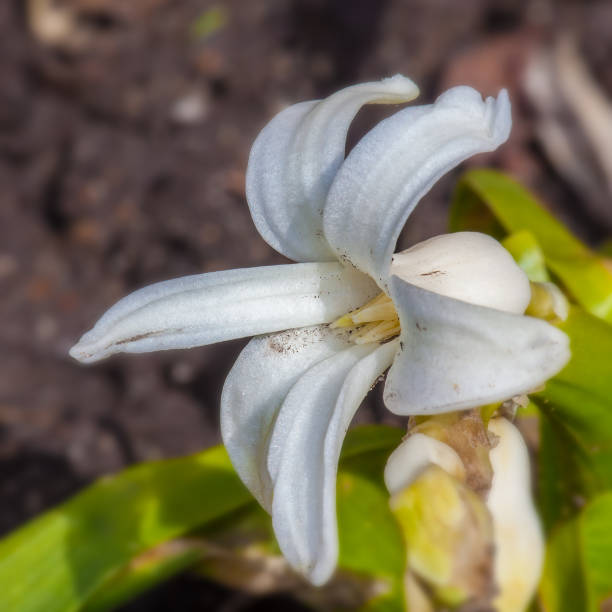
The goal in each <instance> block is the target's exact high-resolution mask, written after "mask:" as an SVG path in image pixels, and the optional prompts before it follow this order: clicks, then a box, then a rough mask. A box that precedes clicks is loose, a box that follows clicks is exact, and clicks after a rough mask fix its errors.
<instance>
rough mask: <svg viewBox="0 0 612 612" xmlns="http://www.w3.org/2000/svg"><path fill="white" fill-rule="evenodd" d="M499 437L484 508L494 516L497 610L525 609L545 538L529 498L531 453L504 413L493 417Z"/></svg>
mask: <svg viewBox="0 0 612 612" xmlns="http://www.w3.org/2000/svg"><path fill="white" fill-rule="evenodd" d="M489 430H490V431H492V432H493V433H494V434H496V435H497V436H499V441H498V443H497V446H495V447H494V448H493V449H492V450H491V452H490V454H489V457H490V460H491V466H492V468H493V482H492V484H491V490H490V491H489V496H488V498H487V507H488V508H489V511H490V512H491V515H492V517H493V533H494V542H495V581H496V583H497V586H498V588H499V594H498V596H497V597H496V598H495V601H494V602H493V603H494V606H495V609H496V610H499V612H515V611H516V610H525V609H527V606H528V604H529V600H530V599H531V598H532V596H533V594H534V592H535V590H536V588H537V586H538V582H539V580H540V574H541V571H542V563H543V560H544V538H543V535H542V528H541V526H540V521H539V519H538V515H537V512H536V509H535V506H534V503H533V500H532V498H531V470H530V467H529V452H528V450H527V446H526V444H525V442H524V441H523V438H522V437H521V434H520V433H519V431H518V429H517V428H516V427H515V426H514V425H512V423H510V422H509V421H507V420H506V419H504V418H497V419H492V420H491V422H490V423H489Z"/></svg>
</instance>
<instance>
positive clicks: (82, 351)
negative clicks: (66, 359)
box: [68, 332, 108, 363]
mask: <svg viewBox="0 0 612 612" xmlns="http://www.w3.org/2000/svg"><path fill="white" fill-rule="evenodd" d="M97 344H98V343H97V341H96V340H94V339H91V332H87V333H86V334H83V336H82V337H81V339H80V340H79V341H78V342H77V343H76V344H75V345H74V346H73V347H72V348H71V349H70V350H69V351H68V354H69V355H70V357H72V358H73V359H76V361H79V362H81V363H93V362H94V361H100V359H103V358H104V357H107V356H108V352H107V351H103V350H100V347H99V346H97Z"/></svg>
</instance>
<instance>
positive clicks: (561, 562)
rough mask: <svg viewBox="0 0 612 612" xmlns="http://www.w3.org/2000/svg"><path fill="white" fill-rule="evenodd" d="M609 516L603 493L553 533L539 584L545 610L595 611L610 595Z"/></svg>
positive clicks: (611, 506) (611, 500) (611, 501)
mask: <svg viewBox="0 0 612 612" xmlns="http://www.w3.org/2000/svg"><path fill="white" fill-rule="evenodd" d="M611 516H612V493H606V494H604V495H601V496H599V497H597V498H595V499H594V500H593V501H592V502H591V503H590V504H588V505H587V506H586V507H585V508H584V510H583V511H582V512H581V513H580V514H579V515H578V516H576V517H575V518H574V519H573V520H571V521H569V522H567V523H565V524H564V525H562V526H561V527H560V528H559V529H557V530H556V531H555V532H554V533H553V535H552V537H551V539H550V541H549V543H548V547H547V551H546V562H545V566H544V573H543V577H542V582H541V584H540V599H541V603H542V607H543V609H544V611H545V612H575V611H577V610H580V611H581V612H582V611H584V612H598V611H599V610H601V606H602V603H603V602H604V601H605V600H607V599H609V598H610V597H611V596H612V572H611V571H610V562H611V560H612V530H611V529H610V517H611Z"/></svg>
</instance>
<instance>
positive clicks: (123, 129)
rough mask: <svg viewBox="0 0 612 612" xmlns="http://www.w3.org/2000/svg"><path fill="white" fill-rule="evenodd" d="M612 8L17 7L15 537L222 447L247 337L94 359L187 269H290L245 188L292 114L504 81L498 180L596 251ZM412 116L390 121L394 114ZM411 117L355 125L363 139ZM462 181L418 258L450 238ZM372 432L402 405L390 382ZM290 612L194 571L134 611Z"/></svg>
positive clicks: (119, 1) (3, 433)
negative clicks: (371, 94) (81, 503)
mask: <svg viewBox="0 0 612 612" xmlns="http://www.w3.org/2000/svg"><path fill="white" fill-rule="evenodd" d="M611 32H612V2H610V1H608V0H599V1H597V0H592V1H589V2H581V1H578V0H576V1H574V2H569V1H566V2H552V1H550V0H538V1H533V2H526V1H518V0H508V1H503V0H498V1H496V0H462V1H461V2H456V1H453V0H411V1H404V2H403V1H401V0H379V1H360V0H352V1H351V0H293V1H289V0H286V1H283V0H267V1H257V0H253V1H248V2H245V1H240V0H227V1H218V2H214V3H213V2H207V1H204V0H183V1H181V2H173V1H171V0H132V1H131V2H127V1H125V0H64V1H60V0H28V1H26V0H2V2H0V185H1V189H0V287H1V295H2V298H1V300H0V321H1V324H0V351H1V357H0V359H1V363H2V370H1V374H0V497H1V499H2V504H1V505H0V530H1V531H2V532H3V533H4V532H6V531H8V530H10V529H12V528H14V527H16V526H17V525H20V524H22V523H23V522H24V521H26V520H27V519H28V518H30V517H32V516H34V515H35V514H37V513H39V512H41V511H42V510H44V509H45V508H48V507H49V506H51V505H53V504H56V503H58V502H60V501H62V500H63V499H65V498H66V497H67V496H69V495H70V494H72V493H74V492H75V491H77V490H78V489H79V488H81V487H83V486H84V485H86V484H87V483H88V482H90V481H91V480H92V479H94V478H96V477H98V476H100V475H103V474H108V473H112V472H115V471H117V470H120V469H121V468H123V467H125V466H127V465H129V464H132V463H134V462H138V461H145V460H149V459H157V458H161V457H172V456H176V455H182V454H188V453H193V452H195V451H198V450H200V449H202V448H204V447H206V446H210V445H212V444H215V443H217V442H219V423H218V402H219V397H220V392H221V388H222V385H223V380H224V377H225V375H226V374H227V372H228V371H229V369H230V367H231V364H232V362H233V361H234V359H235V358H236V356H237V355H238V353H239V351H240V350H241V347H242V346H243V345H244V342H242V341H240V342H229V343H225V344H221V345H216V346H212V347H204V348H200V349H195V350H191V351H185V352H167V353H162V354H152V355H142V356H132V357H129V358H113V359H111V360H109V361H107V362H102V363H100V364H97V365H94V366H91V367H81V366H79V365H78V364H76V363H74V362H73V361H71V359H70V358H69V357H68V356H67V351H68V349H69V347H70V346H71V345H72V344H73V343H74V342H75V341H76V340H77V339H78V338H79V336H80V335H81V333H83V332H84V331H86V330H87V329H89V328H90V327H91V325H92V324H93V323H94V322H95V321H96V319H97V318H98V316H99V315H100V314H102V312H103V311H104V310H105V309H106V308H107V307H108V306H110V305H111V304H113V303H114V302H115V301H116V300H117V299H118V298H120V297H122V296H123V295H125V294H126V293H128V292H130V291H132V290H133V289H136V288H138V287H141V286H143V285H146V284H149V283H152V282H155V281H159V280H163V279H167V278H173V277H176V276H181V275H185V274H194V273H198V272H206V271H212V270H223V269H227V268H234V267H246V266H258V265H267V264H274V263H282V262H283V261H284V259H283V257H282V256H280V255H278V254H276V253H275V252H274V251H273V250H272V249H271V248H270V247H268V246H267V245H266V244H265V243H264V242H263V240H262V239H261V238H260V237H259V235H258V234H257V233H256V231H255V228H254V226H253V224H252V222H251V219H250V216H249V212H248V208H247V205H246V201H245V195H244V173H245V168H246V163H247V159H248V153H249V149H250V146H251V143H252V141H253V139H254V138H255V136H256V135H257V133H258V131H259V130H260V129H261V128H262V127H263V125H264V124H265V123H266V122H267V121H268V120H269V119H270V118H271V117H272V116H273V115H274V114H275V113H276V112H278V111H279V110H280V109H281V108H283V107H284V106H286V105H288V104H290V103H293V102H297V101H301V100H307V99H313V98H319V97H322V96H325V95H327V94H330V93H332V92H333V91H335V90H337V89H338V88H340V87H342V86H344V85H347V84H351V83H354V82H360V81H365V80H368V79H379V78H381V77H383V76H390V75H392V74H395V73H397V72H401V73H403V74H406V75H409V76H410V77H412V78H413V79H414V80H415V81H416V82H417V83H418V84H419V86H420V87H421V92H422V94H421V98H420V100H421V101H422V102H421V103H424V102H431V101H433V100H434V99H435V97H436V96H437V95H438V94H439V93H441V92H442V91H444V90H445V89H447V88H448V87H449V86H452V85H455V84H469V85H473V86H475V87H476V88H478V89H479V90H480V91H481V92H483V93H484V94H489V95H490V94H496V93H497V92H498V90H499V89H500V88H501V87H507V88H508V89H509V91H510V96H511V99H512V102H513V116H514V129H513V133H512V136H511V140H510V142H509V143H508V144H506V145H505V146H503V147H502V148H501V150H500V151H499V152H497V153H495V154H493V155H490V156H488V157H485V156H480V157H478V158H476V159H475V160H473V161H470V162H469V163H470V164H472V165H482V164H489V165H494V166H497V167H501V168H503V169H505V170H506V171H508V172H510V173H511V174H513V175H514V176H515V177H517V178H518V179H519V180H521V181H522V182H524V183H525V184H526V185H528V186H529V187H531V188H532V189H534V190H535V191H536V192H537V193H538V194H539V195H540V196H541V197H542V198H544V200H545V201H546V202H547V203H548V205H549V206H550V208H551V209H552V210H554V211H555V213H556V214H557V215H558V216H559V217H560V218H562V219H563V220H564V221H565V222H566V223H568V224H569V225H570V226H571V227H572V228H573V229H574V230H575V231H576V232H577V233H578V234H579V235H580V236H581V237H582V238H584V239H585V240H587V241H588V242H589V243H590V244H592V245H593V246H598V245H600V244H601V243H603V241H604V240H605V239H607V238H608V237H609V236H610V235H611V234H612V198H611V196H612V107H611V102H610V100H611V94H612V62H611V61H610V60H611V59H612V36H611V35H610V33H611ZM391 110H392V109H391ZM389 112H391V111H390V109H382V108H378V107H376V108H369V109H365V110H364V111H362V112H361V113H360V115H359V116H358V119H357V121H356V122H355V125H354V127H353V128H352V129H351V134H350V139H349V142H354V141H355V139H356V138H357V137H358V135H359V133H361V132H363V131H364V130H365V129H366V128H367V126H369V125H371V124H372V123H373V122H374V121H376V120H378V119H379V118H381V117H382V116H384V114H385V113H386V114H388V113H389ZM457 176H458V174H457V173H456V172H455V173H453V174H451V175H449V176H448V177H446V178H445V179H444V180H442V181H441V182H440V184H439V185H438V186H436V187H435V188H434V190H433V191H432V193H431V194H429V196H428V197H427V198H426V199H425V202H424V203H423V204H422V205H421V206H420V207H419V208H418V209H417V212H416V213H415V214H414V215H413V217H412V218H411V219H410V220H409V222H408V226H407V228H406V230H405V231H404V234H403V236H402V239H401V243H400V246H403V247H406V246H408V245H409V244H412V243H414V242H415V241H418V240H421V239H423V238H426V237H428V236H431V235H434V234H436V233H441V232H444V231H445V228H446V211H447V207H448V202H449V198H450V196H451V194H452V188H453V184H454V181H455V180H456V178H457ZM370 395H371V397H370V398H368V400H367V402H366V406H365V407H364V409H362V411H361V413H360V415H359V417H358V418H359V419H360V420H362V421H364V420H381V419H384V418H388V417H387V416H385V413H384V409H383V407H382V404H381V402H380V398H379V396H378V394H377V393H376V392H374V393H372V394H370ZM272 606H274V607H275V608H276V609H289V608H290V607H292V606H293V604H291V605H290V604H289V603H288V602H287V601H285V600H283V599H279V598H276V599H273V600H270V599H268V600H262V599H252V598H250V597H248V596H246V595H244V594H241V593H238V592H232V591H229V590H225V589H222V588H221V587H217V586H215V585H212V584H207V583H203V582H202V581H200V580H195V579H193V578H189V577H180V578H178V579H175V580H174V581H172V582H170V583H169V584H167V585H165V586H163V587H161V588H160V589H158V590H157V591H156V592H155V593H154V594H152V595H148V596H145V597H144V598H142V599H141V600H140V601H138V602H135V603H133V604H130V605H129V606H127V607H126V608H125V610H132V611H135V610H174V609H180V610H199V609H213V608H214V609H219V610H255V609H260V608H261V609H271V607H272Z"/></svg>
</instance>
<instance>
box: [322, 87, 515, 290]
mask: <svg viewBox="0 0 612 612" xmlns="http://www.w3.org/2000/svg"><path fill="white" fill-rule="evenodd" d="M510 127H511V117H510V102H509V100H508V94H507V93H506V91H505V90H503V91H501V92H500V94H499V96H498V97H497V100H495V99H493V98H487V100H486V101H484V102H483V100H482V98H481V97H480V94H479V93H478V92H476V91H474V90H473V89H471V88H470V87H455V88H454V89H450V90H449V91H447V92H446V93H444V94H443V95H441V96H440V97H439V98H438V99H437V101H436V102H435V104H433V105H429V106H418V107H413V108H407V109H405V110H402V111H399V112H398V113H396V114H395V115H393V116H392V117H389V118H388V119H386V120H385V121H382V122H381V123H379V124H378V125H377V126H376V127H375V128H374V129H372V130H371V131H370V132H369V133H368V134H366V135H365V136H364V138H363V139H362V140H361V141H360V142H359V143H358V144H357V146H356V147H355V148H354V149H353V150H352V151H351V153H350V154H349V156H348V157H347V159H346V161H345V162H344V164H343V165H342V167H341V168H340V170H339V171H338V173H337V175H336V178H335V179H334V182H333V184H332V186H331V188H330V191H329V195H328V197H327V202H326V204H325V210H324V216H323V230H324V233H325V237H326V239H327V241H328V242H329V244H330V245H331V246H332V247H333V248H334V249H335V251H336V253H337V254H338V257H339V258H340V260H341V261H345V260H348V261H349V262H351V263H352V264H353V265H355V266H356V267H357V268H359V269H360V270H361V271H363V272H365V273H366V274H369V275H370V276H372V277H373V278H374V279H375V280H376V281H377V282H378V283H379V284H380V286H381V287H383V288H386V283H387V277H388V270H389V264H390V263H391V255H392V253H393V251H394V249H395V244H396V242H397V238H398V236H399V233H400V231H401V229H402V227H403V225H404V223H405V222H406V219H407V218H408V216H409V215H410V213H411V212H412V210H413V209H414V207H415V206H416V205H417V203H418V201H419V200H420V199H421V197H423V195H425V193H427V191H429V189H430V188H431V187H432V185H433V184H434V183H435V182H436V181H437V180H438V179H439V178H440V177H441V176H442V175H443V174H444V173H446V172H448V171H449V170H450V169H451V168H453V167H454V166H456V165H457V164H458V163H460V162H461V161H463V160H464V159H466V158H468V157H470V156H471V155H474V154H476V153H481V152H484V151H492V150H494V149H496V148H497V147H498V146H499V145H500V144H501V143H502V142H504V141H505V140H506V139H507V138H508V135H509V133H510Z"/></svg>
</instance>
